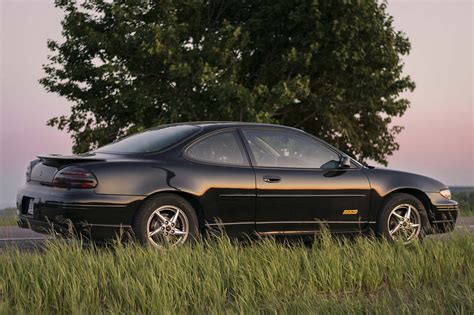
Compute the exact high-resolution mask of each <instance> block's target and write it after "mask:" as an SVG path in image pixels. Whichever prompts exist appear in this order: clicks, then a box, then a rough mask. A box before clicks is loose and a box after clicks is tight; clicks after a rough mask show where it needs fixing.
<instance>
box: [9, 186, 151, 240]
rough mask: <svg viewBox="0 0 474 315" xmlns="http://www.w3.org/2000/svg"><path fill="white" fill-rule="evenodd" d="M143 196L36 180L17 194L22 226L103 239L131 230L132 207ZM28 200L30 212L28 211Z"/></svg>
mask: <svg viewBox="0 0 474 315" xmlns="http://www.w3.org/2000/svg"><path fill="white" fill-rule="evenodd" d="M144 198H145V196H126V195H100V194H96V193H95V191H94V190H93V189H81V190H79V189H71V190H67V189H62V188H55V187H49V186H43V185H41V184H39V183H31V182H30V183H27V184H25V185H24V186H23V187H22V188H21V189H20V190H19V192H18V194H17V201H16V204H17V209H18V217H19V222H18V225H19V226H20V227H23V228H31V229H32V230H35V231H38V232H41V233H46V232H48V231H51V230H54V231H56V232H59V233H61V234H71V233H80V234H84V235H86V236H88V237H91V238H93V239H106V238H111V237H114V236H116V235H117V234H120V233H129V232H131V223H132V220H133V215H134V213H135V211H136V209H137V208H138V207H139V206H140V204H141V201H142V200H143V199H144ZM30 203H32V208H33V213H31V211H30V213H29V212H28V209H29V206H30Z"/></svg>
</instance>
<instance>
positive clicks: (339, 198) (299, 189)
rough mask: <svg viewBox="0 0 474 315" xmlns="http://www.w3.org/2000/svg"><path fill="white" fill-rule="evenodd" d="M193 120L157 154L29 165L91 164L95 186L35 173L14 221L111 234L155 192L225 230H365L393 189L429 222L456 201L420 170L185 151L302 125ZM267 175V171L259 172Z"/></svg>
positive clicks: (450, 214) (446, 217)
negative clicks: (62, 183)
mask: <svg viewBox="0 0 474 315" xmlns="http://www.w3.org/2000/svg"><path fill="white" fill-rule="evenodd" d="M195 124H196V125H198V126H200V127H201V130H200V131H199V132H198V133H197V134H195V135H193V136H191V137H190V138H188V139H186V140H185V141H182V142H180V143H178V144H176V145H174V146H172V147H170V148H168V149H166V150H164V151H162V152H159V153H147V154H131V155H125V154H111V153H99V152H97V153H90V154H87V155H84V156H81V157H72V158H71V157H51V158H50V160H48V159H47V158H45V157H43V158H42V159H43V160H42V161H40V162H37V164H36V165H34V167H33V171H32V175H33V174H35V175H34V176H39V175H38V174H37V172H45V173H46V174H48V175H47V176H50V177H51V176H52V174H51V173H53V172H52V170H51V167H48V166H45V164H49V165H53V166H54V167H53V168H54V170H56V169H60V168H62V167H64V166H69V165H70V164H71V163H72V164H74V165H77V166H80V167H84V168H87V169H88V170H90V171H91V172H92V173H93V174H94V175H95V176H96V178H97V179H98V185H97V186H96V187H95V189H69V190H68V189H64V188H57V187H51V186H50V185H47V184H46V183H39V182H36V181H34V180H33V181H29V182H26V183H25V184H24V186H23V187H22V188H21V189H20V191H19V192H18V195H17V207H18V209H19V224H20V226H22V227H31V228H32V229H35V230H41V229H43V228H44V227H48V226H50V225H51V224H53V225H54V227H55V228H57V229H59V230H62V229H64V227H65V224H66V222H68V221H69V222H72V223H73V225H74V227H75V228H76V229H78V230H87V231H88V232H90V233H91V234H92V237H93V238H96V239H103V238H110V237H112V236H114V235H115V234H116V233H117V232H118V231H120V230H121V229H124V230H131V224H132V220H133V217H134V215H135V213H136V211H137V210H138V209H139V207H140V205H141V204H142V203H143V201H144V200H146V198H148V197H149V196H152V195H155V194H157V193H163V192H168V193H176V194H178V195H180V196H183V197H184V198H186V199H188V200H189V201H190V202H191V204H192V205H193V206H194V208H195V209H196V211H197V213H198V217H199V219H200V222H201V225H202V227H206V226H207V227H212V226H221V225H222V226H224V227H225V230H226V232H227V233H229V234H231V235H243V234H246V235H252V234H255V233H259V234H277V235H279V234H283V235H285V234H298V235H299V234H312V233H314V231H317V230H318V229H319V227H320V226H321V225H320V223H321V221H323V222H325V223H326V224H327V225H328V226H329V228H330V230H331V231H332V232H360V231H366V230H368V229H369V228H372V227H373V226H374V225H375V224H376V221H377V216H378V211H379V209H380V208H381V206H382V205H383V202H384V199H385V198H386V197H387V196H388V195H390V194H391V193H394V192H406V193H411V194H413V195H415V196H417V197H418V198H419V199H420V200H421V201H422V202H423V203H424V205H425V207H426V208H427V211H428V212H429V213H428V215H429V218H430V222H431V223H432V225H433V226H435V227H437V226H438V225H440V226H442V224H443V223H446V222H448V221H449V222H450V223H453V224H454V222H455V220H456V217H457V203H456V202H455V201H452V200H448V199H445V198H443V197H442V196H441V195H440V194H439V191H440V190H441V189H445V188H447V187H446V185H444V184H442V183H440V182H438V181H436V180H434V179H431V178H428V177H424V176H420V175H415V174H410V173H405V172H399V171H393V170H386V169H377V168H367V167H364V166H362V165H361V164H359V163H357V162H356V161H353V166H352V167H351V168H347V169H339V168H336V169H292V168H286V169H285V168H264V167H253V166H252V165H253V163H252V161H251V157H250V155H249V153H248V148H246V150H245V152H246V158H247V159H248V160H247V162H248V163H247V165H243V166H234V165H222V164H211V163H203V162H199V161H195V160H192V159H190V158H188V157H186V154H185V152H186V149H187V148H188V147H189V146H190V145H192V144H193V143H195V142H196V141H199V140H200V139H202V138H203V137H206V136H208V135H209V134H211V133H218V132H223V131H229V130H231V131H233V132H237V133H238V134H239V137H240V139H241V141H242V143H241V145H242V147H246V146H247V145H246V144H245V141H244V138H243V135H242V132H241V129H242V128H265V129H274V130H285V131H290V132H299V133H302V131H300V130H297V129H293V128H289V127H284V126H275V125H262V124H251V123H218V122H217V123H207V122H205V123H195ZM311 137H312V136H311ZM318 141H320V140H318ZM328 146H329V145H328ZM331 148H332V147H331ZM332 149H334V148H332ZM334 150H335V149H334ZM338 152H339V151H338ZM339 153H340V154H342V153H341V152H339ZM55 161H56V162H55ZM54 163H56V164H54ZM266 177H269V178H270V179H269V180H267V181H265V180H264V178H266ZM273 178H274V181H273V182H272V179H273ZM269 181H270V182H269ZM30 199H33V200H34V208H35V211H34V215H33V216H29V215H28V214H27V208H28V203H29V200H30ZM346 209H357V210H358V212H357V215H344V214H343V211H344V210H346ZM441 231H443V230H442V229H441Z"/></svg>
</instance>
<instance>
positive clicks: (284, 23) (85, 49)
mask: <svg viewBox="0 0 474 315" xmlns="http://www.w3.org/2000/svg"><path fill="white" fill-rule="evenodd" d="M56 5H57V6H58V7H59V8H61V9H62V10H64V11H65V17H64V20H63V23H62V25H63V36H64V40H63V41H62V42H56V41H50V42H48V47H49V48H50V49H51V51H52V52H53V53H52V56H51V57H49V61H50V63H49V64H47V65H44V70H45V77H44V78H43V79H41V80H40V82H41V84H43V86H44V87H45V88H46V89H47V90H48V91H50V92H54V93H58V94H59V95H61V96H64V97H66V98H67V99H69V100H70V101H72V102H73V110H72V114H71V115H70V116H68V117H56V118H53V119H51V120H50V121H49V122H48V124H50V125H53V126H56V127H58V128H60V129H66V130H67V131H69V132H71V133H72V136H73V138H74V148H73V149H74V151H75V152H83V151H88V150H90V149H93V148H95V147H97V146H100V145H103V144H106V143H108V142H110V141H112V140H114V139H116V138H117V137H120V136H123V135H125V134H128V133H131V132H136V131H138V130H142V129H144V128H148V127H151V126H155V125H159V124H163V123H170V122H179V121H194V120H244V121H259V122H274V123H281V124H285V125H290V126H296V127H299V128H303V129H305V130H306V131H308V132H310V133H312V134H315V135H318V136H320V137H322V138H323V139H325V140H327V141H329V142H331V143H332V144H334V145H336V146H338V147H339V148H341V149H342V150H345V151H347V152H348V153H350V154H352V155H354V156H356V157H358V158H360V159H362V160H364V159H368V158H370V159H373V160H375V161H378V162H381V163H386V157H387V156H388V155H390V154H391V153H392V152H393V151H394V150H396V149H397V148H398V145H397V144H396V142H395V136H396V135H397V134H398V133H399V132H400V130H401V128H400V127H398V126H392V125H391V124H390V117H392V116H401V115H403V113H404V112H405V110H406V109H407V108H408V105H409V103H408V101H407V100H406V99H403V98H401V97H400V94H401V93H402V92H405V91H411V90H413V88H414V83H413V82H412V81H411V80H410V78H409V77H408V76H404V75H403V74H402V70H403V63H402V60H401V57H402V56H403V55H404V54H407V53H408V52H409V50H410V43H409V41H408V39H407V38H406V36H405V35H404V34H403V33H401V32H400V31H397V30H394V29H393V27H392V18H391V17H390V16H389V15H388V14H387V13H386V12H385V3H382V4H378V3H377V2H376V1H322V2H315V1H309V0H308V1H283V0H276V1H272V2H271V3H267V2H266V1H260V0H255V1H217V0H216V1H213V0H211V1H186V0H178V1H160V2H159V3H155V2H148V1H138V0H136V1H121V2H105V1H99V0H95V1H90V2H86V3H83V4H78V3H76V2H75V1H58V2H56Z"/></svg>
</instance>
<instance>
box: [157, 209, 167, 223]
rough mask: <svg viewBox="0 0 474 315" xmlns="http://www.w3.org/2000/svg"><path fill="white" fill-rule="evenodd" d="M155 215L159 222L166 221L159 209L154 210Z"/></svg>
mask: <svg viewBox="0 0 474 315" xmlns="http://www.w3.org/2000/svg"><path fill="white" fill-rule="evenodd" d="M155 215H156V216H157V217H158V219H160V221H161V223H165V222H166V221H168V218H166V217H164V216H163V215H162V214H161V213H160V212H159V211H155Z"/></svg>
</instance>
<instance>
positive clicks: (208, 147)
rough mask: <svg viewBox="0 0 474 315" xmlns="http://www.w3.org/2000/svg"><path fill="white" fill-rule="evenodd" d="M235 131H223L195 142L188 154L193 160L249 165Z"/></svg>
mask: <svg viewBox="0 0 474 315" xmlns="http://www.w3.org/2000/svg"><path fill="white" fill-rule="evenodd" d="M239 141H240V139H239V138H238V135H237V134H236V132H235V131H228V132H221V133H218V134H216V135H212V136H209V137H206V138H204V139H202V140H201V141H199V142H198V143H195V144H193V145H192V146H191V147H190V148H189V149H188V150H187V151H186V154H187V156H188V157H190V158H191V159H193V160H197V161H202V162H208V163H216V164H229V165H248V163H247V161H246V159H245V158H244V153H243V152H242V147H241V146H240V144H239Z"/></svg>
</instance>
